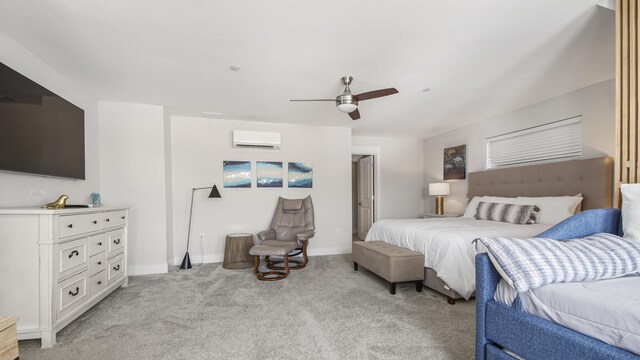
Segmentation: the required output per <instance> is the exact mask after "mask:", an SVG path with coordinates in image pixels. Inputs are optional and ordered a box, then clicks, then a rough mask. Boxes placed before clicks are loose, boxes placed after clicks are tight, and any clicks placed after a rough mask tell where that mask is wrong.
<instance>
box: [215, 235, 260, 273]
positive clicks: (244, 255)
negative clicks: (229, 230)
mask: <svg viewBox="0 0 640 360" xmlns="http://www.w3.org/2000/svg"><path fill="white" fill-rule="evenodd" d="M252 246H253V234H249V233H243V234H229V235H227V240H226V242H225V244H224V260H223V261H222V268H223V269H229V270H236V269H248V268H250V267H252V266H253V259H252V257H251V255H249V249H251V247H252Z"/></svg>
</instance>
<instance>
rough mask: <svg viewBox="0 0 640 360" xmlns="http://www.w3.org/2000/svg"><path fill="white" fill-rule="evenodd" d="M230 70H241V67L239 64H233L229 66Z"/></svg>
mask: <svg viewBox="0 0 640 360" xmlns="http://www.w3.org/2000/svg"><path fill="white" fill-rule="evenodd" d="M229 70H231V71H239V70H240V68H239V67H237V66H235V65H231V66H230V67H229Z"/></svg>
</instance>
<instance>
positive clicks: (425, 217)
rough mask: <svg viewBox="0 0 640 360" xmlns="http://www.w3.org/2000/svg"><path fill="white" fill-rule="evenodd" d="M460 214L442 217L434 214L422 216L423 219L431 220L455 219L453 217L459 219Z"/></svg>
mask: <svg viewBox="0 0 640 360" xmlns="http://www.w3.org/2000/svg"><path fill="white" fill-rule="evenodd" d="M461 216H462V214H443V215H436V214H435V213H429V214H424V215H422V218H423V219H432V218H455V217H461Z"/></svg>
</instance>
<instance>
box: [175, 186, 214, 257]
mask: <svg viewBox="0 0 640 360" xmlns="http://www.w3.org/2000/svg"><path fill="white" fill-rule="evenodd" d="M204 189H211V192H210V193H209V199H211V198H221V197H222V196H220V192H219V191H218V187H217V186H215V185H213V186H208V187H201V188H193V189H192V190H191V210H190V211H189V231H188V233H187V253H186V254H184V259H182V264H180V269H191V258H189V241H190V240H191V217H192V215H193V196H194V195H195V193H196V191H198V190H204Z"/></svg>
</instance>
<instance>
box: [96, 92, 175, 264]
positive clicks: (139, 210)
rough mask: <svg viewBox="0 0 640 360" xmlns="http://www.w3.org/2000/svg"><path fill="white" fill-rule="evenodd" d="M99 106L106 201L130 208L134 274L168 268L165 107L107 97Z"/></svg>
mask: <svg viewBox="0 0 640 360" xmlns="http://www.w3.org/2000/svg"><path fill="white" fill-rule="evenodd" d="M98 106H99V113H100V164H101V195H102V202H103V204H105V205H130V206H131V209H130V210H129V233H128V246H129V260H128V266H129V273H130V274H131V275H138V274H149V273H162V272H166V271H167V236H166V230H167V226H166V220H167V217H166V204H167V203H166V191H165V162H164V151H165V149H164V115H163V108H162V107H160V106H152V105H141V104H126V103H115V102H104V101H100V102H99V105H98Z"/></svg>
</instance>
